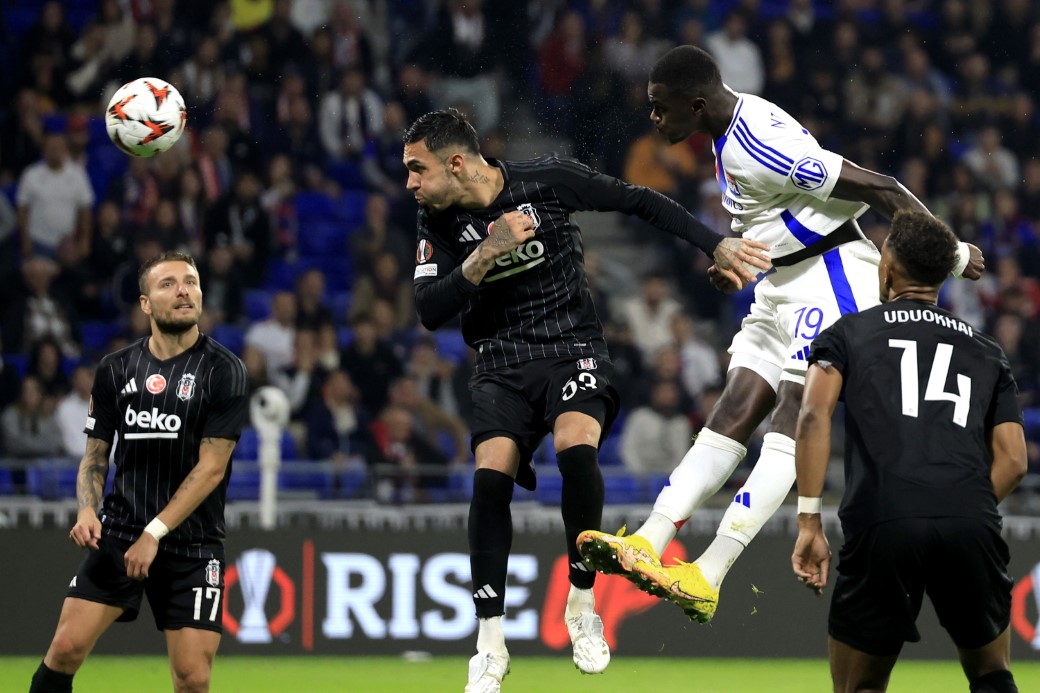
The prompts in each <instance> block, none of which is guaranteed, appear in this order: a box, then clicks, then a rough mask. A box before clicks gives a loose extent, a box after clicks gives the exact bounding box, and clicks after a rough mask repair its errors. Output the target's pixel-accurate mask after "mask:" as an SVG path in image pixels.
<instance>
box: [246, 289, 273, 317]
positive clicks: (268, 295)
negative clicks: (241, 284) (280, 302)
mask: <svg viewBox="0 0 1040 693" xmlns="http://www.w3.org/2000/svg"><path fill="white" fill-rule="evenodd" d="M273 298H274V296H273V294H272V292H270V291H264V290H263V289H250V290H249V291H246V292H245V308H246V317H247V318H249V320H251V321H252V322H259V321H260V320H265V319H267V317H268V316H269V315H270V314H271V300H272V299H273Z"/></svg>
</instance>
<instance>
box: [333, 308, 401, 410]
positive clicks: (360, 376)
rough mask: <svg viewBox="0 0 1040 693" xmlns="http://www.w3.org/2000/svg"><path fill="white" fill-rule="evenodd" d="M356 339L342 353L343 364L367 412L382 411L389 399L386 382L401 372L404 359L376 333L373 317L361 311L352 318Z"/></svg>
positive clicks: (341, 364)
mask: <svg viewBox="0 0 1040 693" xmlns="http://www.w3.org/2000/svg"><path fill="white" fill-rule="evenodd" d="M351 329H352V331H353V337H354V338H353V341H351V343H350V345H349V346H348V347H347V348H346V349H344V350H343V352H342V353H341V355H340V359H339V362H340V366H341V367H342V368H343V370H345V371H346V372H347V374H348V375H350V379H351V380H353V381H354V383H355V384H356V385H357V388H358V390H360V392H361V403H362V405H364V407H365V409H367V410H368V411H370V412H371V411H382V410H383V407H384V406H386V401H387V389H386V388H387V383H389V382H391V381H392V380H393V379H394V378H396V377H398V376H399V375H401V373H402V372H403V370H404V369H403V367H402V365H401V361H400V360H399V359H398V358H397V356H395V355H394V351H393V349H392V348H391V347H390V345H389V344H388V343H387V342H386V341H384V340H381V339H380V338H379V336H378V334H377V332H376V326H375V323H374V322H373V321H372V316H371V315H367V314H364V313H362V314H360V315H357V316H355V317H354V319H353V320H352V321H351Z"/></svg>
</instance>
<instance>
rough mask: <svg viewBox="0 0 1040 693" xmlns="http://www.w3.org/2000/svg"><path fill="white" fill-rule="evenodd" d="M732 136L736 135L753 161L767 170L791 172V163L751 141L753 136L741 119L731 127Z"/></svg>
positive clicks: (785, 173) (781, 172)
mask: <svg viewBox="0 0 1040 693" xmlns="http://www.w3.org/2000/svg"><path fill="white" fill-rule="evenodd" d="M733 136H734V137H736V139H737V142H739V143H740V146H742V147H743V148H744V150H745V151H746V152H747V153H748V154H750V155H751V156H752V158H754V160H755V161H757V162H758V163H760V164H762V165H763V166H765V167H766V168H768V169H769V170H771V171H775V172H777V173H779V174H780V175H781V176H786V175H788V174H789V173H790V172H791V164H789V163H786V162H784V161H782V160H781V159H779V158H777V157H776V156H775V155H773V154H770V153H769V152H768V151H766V150H765V149H763V148H761V147H759V146H757V145H755V144H754V143H753V141H752V140H753V137H754V136H753V135H751V132H750V131H749V130H748V129H747V125H745V124H744V120H743V119H740V120H738V121H737V124H736V127H734V128H733ZM785 158H786V157H785Z"/></svg>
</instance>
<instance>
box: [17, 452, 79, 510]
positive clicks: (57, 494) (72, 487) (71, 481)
mask: <svg viewBox="0 0 1040 693" xmlns="http://www.w3.org/2000/svg"><path fill="white" fill-rule="evenodd" d="M78 472H79V469H78V468H77V467H76V466H75V465H74V464H72V463H71V461H70V460H50V459H41V460H37V461H36V462H34V463H33V464H31V465H29V466H28V467H26V469H25V485H26V487H27V488H28V490H29V493H30V494H31V495H34V496H37V497H38V498H42V499H43V500H60V499H62V498H75V497H76V475H77V473H78Z"/></svg>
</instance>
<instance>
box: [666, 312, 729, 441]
mask: <svg viewBox="0 0 1040 693" xmlns="http://www.w3.org/2000/svg"><path fill="white" fill-rule="evenodd" d="M672 334H673V335H674V338H675V345H676V346H677V347H678V348H679V358H680V359H681V360H682V382H683V386H684V387H685V389H686V392H687V393H688V394H689V395H690V396H691V397H693V398H694V399H696V398H698V397H700V395H701V393H702V392H703V391H704V389H705V388H707V387H708V386H709V385H711V384H712V383H716V382H718V381H719V380H720V379H721V378H722V369H721V368H720V367H719V355H718V353H717V352H716V351H715V348H714V347H713V346H712V345H711V344H709V343H708V342H706V341H704V339H702V338H701V336H700V335H699V334H698V330H697V328H696V327H695V326H694V324H693V320H692V319H691V318H690V316H689V315H687V314H685V313H676V314H675V316H674V317H673V318H672ZM676 459H678V458H676Z"/></svg>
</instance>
